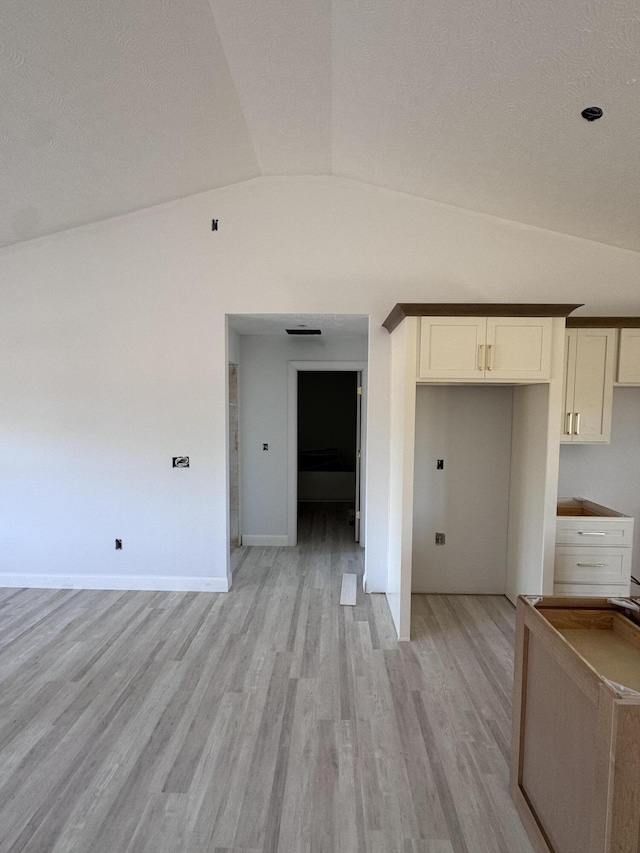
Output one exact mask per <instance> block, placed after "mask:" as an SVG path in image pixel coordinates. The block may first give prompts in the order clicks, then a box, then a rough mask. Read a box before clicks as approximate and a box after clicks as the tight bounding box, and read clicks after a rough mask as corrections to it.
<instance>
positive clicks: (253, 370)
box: [240, 335, 368, 541]
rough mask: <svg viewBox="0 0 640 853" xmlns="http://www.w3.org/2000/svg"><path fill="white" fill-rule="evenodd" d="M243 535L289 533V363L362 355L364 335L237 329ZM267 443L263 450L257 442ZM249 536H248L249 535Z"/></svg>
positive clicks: (352, 358)
mask: <svg viewBox="0 0 640 853" xmlns="http://www.w3.org/2000/svg"><path fill="white" fill-rule="evenodd" d="M240 341H241V358H242V378H241V382H240V402H241V412H242V420H241V424H240V454H241V471H242V485H241V492H242V495H243V501H242V524H243V528H242V537H243V541H246V540H247V537H252V536H261V537H263V536H266V537H272V538H274V540H275V538H276V537H282V539H283V540H284V539H285V538H286V537H287V536H288V515H287V489H288V450H289V447H288V433H287V429H288V424H287V411H288V406H287V402H288V400H287V397H288V376H289V374H288V363H289V362H290V361H366V360H367V343H368V342H367V337H366V335H362V336H354V337H352V338H347V337H345V338H339V337H338V338H322V337H320V338H315V337H314V338H303V339H300V338H298V339H291V338H284V337H277V336H271V335H242V336H241V337H240ZM263 443H266V444H268V445H269V450H268V451H266V452H265V451H263V449H262V445H263ZM249 541H251V540H250V539H249Z"/></svg>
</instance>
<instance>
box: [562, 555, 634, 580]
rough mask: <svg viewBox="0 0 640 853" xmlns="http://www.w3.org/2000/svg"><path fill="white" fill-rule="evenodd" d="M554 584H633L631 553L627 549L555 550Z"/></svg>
mask: <svg viewBox="0 0 640 853" xmlns="http://www.w3.org/2000/svg"><path fill="white" fill-rule="evenodd" d="M554 582H555V583H586V584H626V585H627V586H628V585H629V584H630V583H631V550H630V549H627V548H584V547H582V548H572V547H562V546H559V547H557V548H556V562H555V575H554Z"/></svg>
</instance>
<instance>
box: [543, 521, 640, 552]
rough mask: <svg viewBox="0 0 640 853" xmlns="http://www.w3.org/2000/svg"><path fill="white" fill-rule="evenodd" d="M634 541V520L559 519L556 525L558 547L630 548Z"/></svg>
mask: <svg viewBox="0 0 640 853" xmlns="http://www.w3.org/2000/svg"><path fill="white" fill-rule="evenodd" d="M632 541H633V519H632V518H628V519H627V518H624V519H619V518H603V519H599V518H598V519H591V518H590V519H588V520H585V519H583V518H575V519H573V518H572V519H566V518H559V519H558V521H557V523H556V543H557V544H558V545H582V546H584V547H592V546H596V545H597V546H598V547H600V546H601V545H604V546H609V547H620V546H622V547H627V548H630V547H631V544H632Z"/></svg>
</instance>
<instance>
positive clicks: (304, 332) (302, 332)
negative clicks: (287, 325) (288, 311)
mask: <svg viewBox="0 0 640 853" xmlns="http://www.w3.org/2000/svg"><path fill="white" fill-rule="evenodd" d="M287 334H288V335H321V334H322V332H321V331H320V329H287Z"/></svg>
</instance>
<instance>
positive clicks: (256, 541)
mask: <svg viewBox="0 0 640 853" xmlns="http://www.w3.org/2000/svg"><path fill="white" fill-rule="evenodd" d="M242 544H243V545H274V546H276V547H278V548H281V547H284V546H285V545H291V544H293V543H292V542H290V541H289V537H288V536H287V535H286V534H285V535H284V536H262V535H253V534H251V533H243V534H242Z"/></svg>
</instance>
